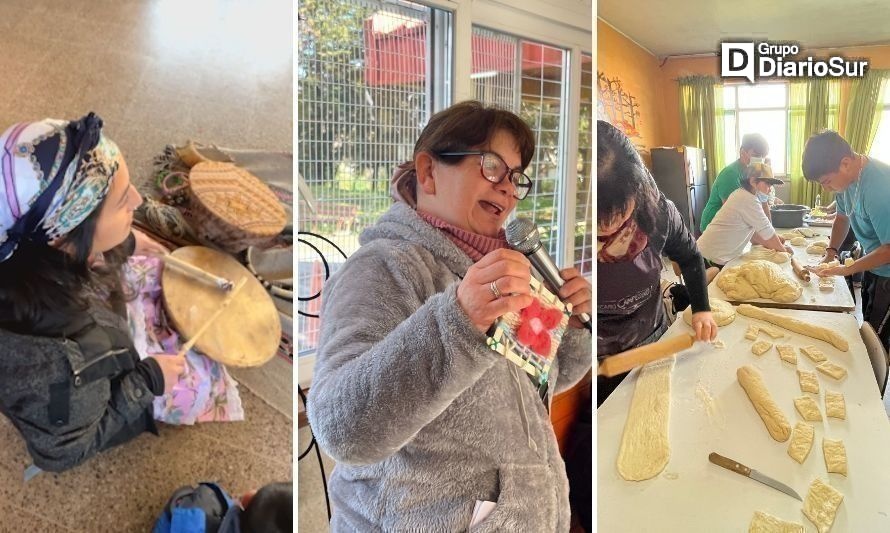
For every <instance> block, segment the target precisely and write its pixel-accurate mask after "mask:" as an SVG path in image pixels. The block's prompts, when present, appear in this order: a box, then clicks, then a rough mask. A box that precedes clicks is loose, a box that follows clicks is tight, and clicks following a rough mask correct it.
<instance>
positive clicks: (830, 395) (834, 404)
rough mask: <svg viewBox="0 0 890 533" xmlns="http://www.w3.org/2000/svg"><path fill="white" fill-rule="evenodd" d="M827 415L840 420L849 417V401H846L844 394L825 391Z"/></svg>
mask: <svg viewBox="0 0 890 533" xmlns="http://www.w3.org/2000/svg"><path fill="white" fill-rule="evenodd" d="M825 416H829V417H831V418H838V419H840V420H846V419H847V403H846V402H845V401H844V395H843V394H841V393H839V392H834V391H825Z"/></svg>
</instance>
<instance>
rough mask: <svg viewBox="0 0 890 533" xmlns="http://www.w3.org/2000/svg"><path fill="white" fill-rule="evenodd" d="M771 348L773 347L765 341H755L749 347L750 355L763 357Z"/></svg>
mask: <svg viewBox="0 0 890 533" xmlns="http://www.w3.org/2000/svg"><path fill="white" fill-rule="evenodd" d="M772 347H773V345H772V344H770V343H768V342H766V341H757V342H755V343H754V344H752V345H751V353H753V354H754V355H763V354H765V353H766V352H768V351H769V349H770V348H772Z"/></svg>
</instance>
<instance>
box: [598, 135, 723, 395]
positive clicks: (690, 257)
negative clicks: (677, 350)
mask: <svg viewBox="0 0 890 533" xmlns="http://www.w3.org/2000/svg"><path fill="white" fill-rule="evenodd" d="M596 157H597V317H596V324H597V343H596V347H597V348H596V349H597V359H598V360H599V361H602V360H604V359H606V358H608V357H609V356H612V355H615V354H618V353H621V352H624V351H626V350H630V349H632V348H636V347H638V346H642V345H644V344H649V343H652V342H655V341H657V340H658V339H659V338H660V337H661V336H662V334H664V332H665V331H666V330H667V328H668V326H669V325H670V324H669V323H668V321H667V317H666V316H665V312H664V306H663V305H662V298H661V271H662V268H663V264H662V255H666V256H667V257H668V258H670V259H671V260H672V261H675V262H677V264H678V265H679V266H680V270H681V271H682V273H683V278H684V279H685V281H686V283H687V290H688V292H689V299H690V302H691V305H692V326H693V328H694V330H695V335H696V339H697V340H700V341H710V340H713V339H715V338H716V336H717V324H716V323H715V322H714V318H713V317H712V316H711V312H710V306H709V305H708V295H707V281H706V280H705V268H704V262H703V261H702V257H701V254H700V253H699V251H698V249H697V248H696V246H695V240H694V239H693V238H692V235H691V234H690V233H689V230H688V229H687V228H686V226H685V225H684V224H683V220H682V218H681V217H680V212H679V211H678V210H677V208H676V206H674V204H673V203H672V202H671V201H669V200H668V199H667V198H665V196H664V195H663V194H662V193H661V192H660V191H659V190H658V187H657V185H656V184H655V180H654V179H653V178H652V174H651V173H650V172H649V170H648V169H647V168H646V166H645V164H644V163H643V160H642V158H640V154H639V153H637V150H636V148H635V147H634V145H633V143H631V142H630V139H628V138H627V136H625V135H624V134H623V133H622V132H621V131H620V130H618V128H616V127H614V126H612V125H611V124H609V123H608V122H604V121H598V122H597V153H596ZM626 376H627V374H626V373H625V374H621V375H618V376H615V377H612V378H606V377H603V376H598V377H597V406H599V405H601V404H602V403H603V402H604V401H605V400H606V398H608V396H609V395H610V394H611V393H612V391H614V390H615V388H617V387H618V385H619V384H620V383H621V382H622V381H623V380H624V378H625V377H626Z"/></svg>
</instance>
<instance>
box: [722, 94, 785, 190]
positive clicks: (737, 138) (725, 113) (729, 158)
mask: <svg viewBox="0 0 890 533" xmlns="http://www.w3.org/2000/svg"><path fill="white" fill-rule="evenodd" d="M746 85H752V84H748V83H724V84H723V90H724V91H726V90H727V89H732V90H733V91H735V97H734V98H733V100H734V102H735V107H733V109H732V110H731V111H728V110H727V108H726V107H725V104H724V108H723V119H724V120H726V118H727V117H728V116H733V117H734V119H735V147H736V148H735V150H736V151H735V152H733V153H727V154H723V158H724V161H734V160H735V159H736V158H737V154H738V150H739V147H740V146H741V142H742V139H741V133H740V132H739V113H747V112H757V111H784V112H785V114H784V119H785V127H784V129H785V133H784V137H785V154H784V156H785V158H784V166H785V168H784V169H783V170H782V172H777V173H776V174H775V175H776V177H777V178H778V177H782V178H786V177H788V159H789V156H790V155H791V154H790V146H789V142H788V135H789V131H788V127H789V124H788V123H789V120H790V118H791V116H790V114H791V84H790V83H788V82H787V81H770V82H765V83H755V84H753V85H754V86H758V85H784V86H785V105H784V107H779V106H769V107H746V108H744V109H743V108H740V107H739V93H738V88H739V87H743V86H746ZM725 133H726V128H725V127H724V134H725ZM726 144H727V143H726V141H724V143H723V149H724V150H725V149H726Z"/></svg>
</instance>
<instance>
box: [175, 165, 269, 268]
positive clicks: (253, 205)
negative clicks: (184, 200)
mask: <svg viewBox="0 0 890 533" xmlns="http://www.w3.org/2000/svg"><path fill="white" fill-rule="evenodd" d="M189 194H190V198H191V202H190V206H189V211H190V214H191V218H192V223H193V225H194V226H195V229H196V230H197V232H198V234H199V236H200V237H201V238H204V239H206V240H208V241H210V242H213V243H215V244H216V245H218V246H219V247H220V248H222V249H224V250H225V251H227V252H230V253H239V252H241V251H243V250H245V249H246V248H248V247H249V246H254V245H259V244H263V243H265V242H268V241H269V240H271V239H273V238H274V237H275V236H277V235H278V234H280V233H281V231H282V230H283V229H284V226H285V224H286V223H287V215H286V213H285V211H284V207H282V206H281V204H280V203H279V202H278V198H276V197H275V194H274V193H273V192H272V191H271V190H270V189H269V187H268V186H266V184H265V183H263V182H262V181H260V180H259V179H258V178H257V177H256V176H254V175H253V174H251V173H250V172H247V171H246V170H244V169H243V168H240V167H236V166H235V165H233V164H232V163H217V162H214V161H206V162H203V163H198V164H196V165H195V166H194V167H192V170H191V172H190V173H189Z"/></svg>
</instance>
